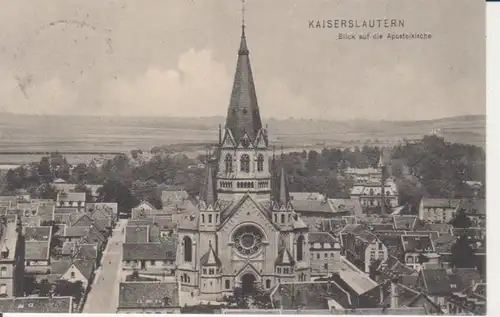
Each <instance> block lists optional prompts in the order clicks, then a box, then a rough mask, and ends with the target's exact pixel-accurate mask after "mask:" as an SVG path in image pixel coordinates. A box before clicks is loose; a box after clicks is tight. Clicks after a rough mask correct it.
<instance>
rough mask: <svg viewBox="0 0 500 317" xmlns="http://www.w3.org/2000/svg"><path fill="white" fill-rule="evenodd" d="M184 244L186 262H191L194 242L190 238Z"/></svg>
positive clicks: (186, 238) (185, 238) (184, 240)
mask: <svg viewBox="0 0 500 317" xmlns="http://www.w3.org/2000/svg"><path fill="white" fill-rule="evenodd" d="M182 242H183V244H184V262H191V261H192V259H193V254H192V253H193V252H192V251H193V242H192V241H191V238H189V237H188V236H186V237H184V239H183V241H182Z"/></svg>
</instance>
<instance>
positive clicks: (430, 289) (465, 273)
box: [416, 268, 482, 311]
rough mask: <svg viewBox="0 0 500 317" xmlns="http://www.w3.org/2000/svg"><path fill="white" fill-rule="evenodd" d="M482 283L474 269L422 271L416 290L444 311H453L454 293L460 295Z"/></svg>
mask: <svg viewBox="0 0 500 317" xmlns="http://www.w3.org/2000/svg"><path fill="white" fill-rule="evenodd" d="M480 282H482V280H481V277H480V275H479V273H478V271H477V270H476V269H425V268H424V269H422V270H421V271H420V273H419V276H418V279H417V286H416V289H417V290H419V291H422V292H423V293H425V294H426V295H427V296H429V298H430V299H431V300H432V301H433V302H434V303H435V304H436V305H438V306H439V307H440V308H441V309H442V310H444V311H450V310H453V306H454V304H453V300H451V302H450V297H452V296H453V294H454V293H461V292H463V291H464V290H466V289H468V288H470V287H473V286H474V285H475V284H476V283H480Z"/></svg>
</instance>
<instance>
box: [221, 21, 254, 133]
mask: <svg viewBox="0 0 500 317" xmlns="http://www.w3.org/2000/svg"><path fill="white" fill-rule="evenodd" d="M226 128H227V129H230V130H231V132H232V134H233V137H234V139H235V141H236V142H237V143H239V142H240V141H241V139H242V138H243V136H244V135H245V133H247V134H248V136H249V137H250V138H251V139H252V140H255V138H256V137H257V133H258V132H259V130H260V129H262V121H261V118H260V113H259V105H258V103H257V95H256V93H255V85H254V81H253V75H252V67H251V66H250V57H249V51H248V46H247V41H246V35H245V26H244V25H243V26H242V28H241V40H240V48H239V50H238V62H237V64H236V72H235V74H234V82H233V90H232V92H231V99H230V101H229V108H228V111H227V119H226Z"/></svg>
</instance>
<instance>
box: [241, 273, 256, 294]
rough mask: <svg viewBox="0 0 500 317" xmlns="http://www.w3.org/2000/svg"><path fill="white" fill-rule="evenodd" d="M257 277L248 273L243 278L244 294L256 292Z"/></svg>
mask: <svg viewBox="0 0 500 317" xmlns="http://www.w3.org/2000/svg"><path fill="white" fill-rule="evenodd" d="M256 280H257V279H256V278H255V275H253V274H251V273H247V274H245V275H243V276H242V277H241V289H242V291H243V294H251V293H253V292H254V290H255V282H256Z"/></svg>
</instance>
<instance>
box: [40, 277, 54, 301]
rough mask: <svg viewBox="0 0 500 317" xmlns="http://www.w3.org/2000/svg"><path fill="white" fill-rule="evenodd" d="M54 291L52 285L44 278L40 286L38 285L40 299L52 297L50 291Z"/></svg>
mask: <svg viewBox="0 0 500 317" xmlns="http://www.w3.org/2000/svg"><path fill="white" fill-rule="evenodd" d="M51 290H52V285H51V284H50V283H49V281H48V280H47V279H46V278H44V279H43V280H42V281H41V282H40V284H38V295H39V296H40V297H47V296H49V295H50V291H51Z"/></svg>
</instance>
